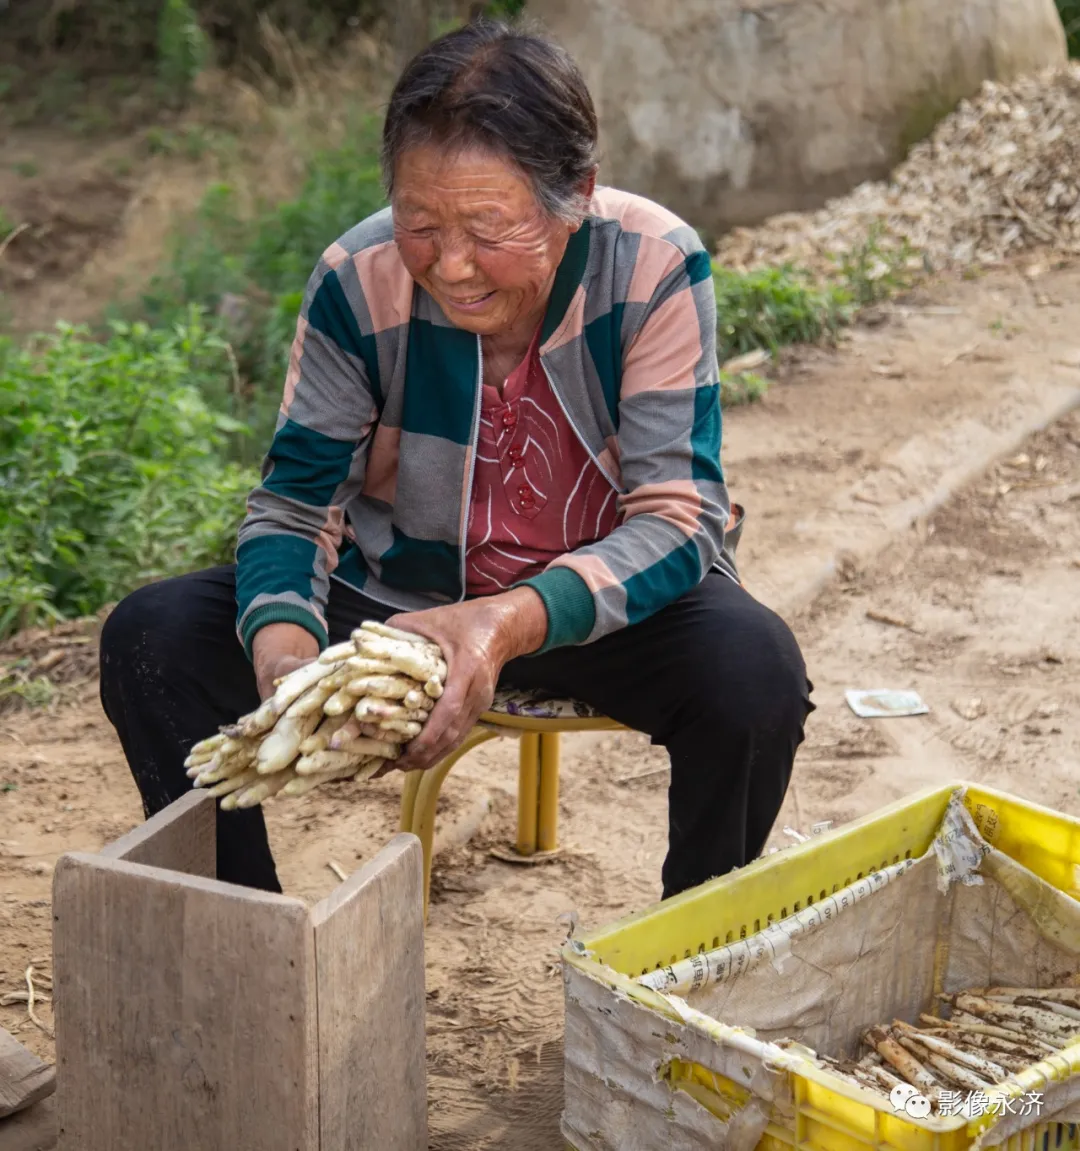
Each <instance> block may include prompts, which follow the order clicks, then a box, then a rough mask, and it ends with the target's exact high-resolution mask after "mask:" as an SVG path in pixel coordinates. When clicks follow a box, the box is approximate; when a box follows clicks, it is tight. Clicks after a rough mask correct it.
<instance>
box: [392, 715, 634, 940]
mask: <svg viewBox="0 0 1080 1151" xmlns="http://www.w3.org/2000/svg"><path fill="white" fill-rule="evenodd" d="M621 730H625V729H624V726H623V724H621V723H616V722H615V720H613V719H608V717H607V716H605V715H601V714H600V713H599V712H596V711H594V710H592V709H591V708H588V707H586V706H585V705H583V704H579V703H576V702H574V701H572V700H561V699H550V698H543V697H536V696H534V695H531V694H528V693H521V692H500V693H499V694H498V695H497V696H496V697H495V701H494V703H493V704H492V708H491V710H490V711H486V712H484V714H483V715H481V717H480V719H479V721H478V722H477V724H476V726H475V727H474V728H473V730H472V731H471V732H470V733H469V735H468V736H467V737H466V739H465V741H464V742H463V743H462V744H461V746H460V747H459V748H458V749H457V750H456V751H454V752H452V753H451V754H450V755H448V756H447V757H446V758H445V759H444V760H442V761H441V762H440V763H437V764H436V765H435V766H434V767H432V768H429V769H428V770H427V771H413V772H410V773H409V774H408V775H406V777H405V786H404V788H403V790H402V793H401V823H400V827H401V830H402V831H410V832H412V833H413V835H415V836H417V837H418V838H419V840H420V843H421V844H422V845H423V849H424V916H425V918H426V917H427V907H428V894H429V891H430V888H431V857H432V845H433V844H434V841H435V807H436V805H437V804H438V802H439V792H440V791H442V785H443V782H444V781H445V779H446V777H447V776H448V775H449V774H450V771H451V769H452V768H453V766H454V764H456V763H457V762H458V760H460V759H461V758H462V757H464V756H465V755H467V754H468V753H469V752H470V751H472V749H473V748H474V747H479V746H480V744H482V743H487V741H488V740H490V739H498V738H499V737H500V736H511V737H514V738H516V739H518V740H519V741H520V751H519V755H518V829H517V850H518V854H520V855H523V856H529V855H535V854H536V853H537V852H538V851H554V850H555V847H556V841H557V836H558V824H559V736H560V735H561V734H562V733H563V732H564V731H621Z"/></svg>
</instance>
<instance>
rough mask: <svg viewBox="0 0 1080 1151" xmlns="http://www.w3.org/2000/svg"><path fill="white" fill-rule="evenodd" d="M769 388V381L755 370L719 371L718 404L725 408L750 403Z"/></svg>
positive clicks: (758, 398)
mask: <svg viewBox="0 0 1080 1151" xmlns="http://www.w3.org/2000/svg"><path fill="white" fill-rule="evenodd" d="M768 390H769V381H768V380H767V379H765V377H764V376H759V375H758V374H757V373H756V372H739V373H731V372H721V373H720V404H721V406H722V407H725V408H734V407H738V406H739V405H741V404H752V403H755V402H756V401H758V400H760V399H761V397H762V396H763V395H764V394H765V393H766V392H767V391H768Z"/></svg>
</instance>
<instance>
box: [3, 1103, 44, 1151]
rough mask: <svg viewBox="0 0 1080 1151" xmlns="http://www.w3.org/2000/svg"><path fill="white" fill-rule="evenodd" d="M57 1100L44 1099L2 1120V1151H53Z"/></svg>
mask: <svg viewBox="0 0 1080 1151" xmlns="http://www.w3.org/2000/svg"><path fill="white" fill-rule="evenodd" d="M55 1147H56V1100H55V1099H43V1100H42V1101H41V1102H40V1103H35V1104H34V1106H33V1107H27V1109H26V1110H25V1111H20V1112H19V1113H18V1114H17V1115H12V1116H10V1118H8V1119H0V1151H53V1148H55Z"/></svg>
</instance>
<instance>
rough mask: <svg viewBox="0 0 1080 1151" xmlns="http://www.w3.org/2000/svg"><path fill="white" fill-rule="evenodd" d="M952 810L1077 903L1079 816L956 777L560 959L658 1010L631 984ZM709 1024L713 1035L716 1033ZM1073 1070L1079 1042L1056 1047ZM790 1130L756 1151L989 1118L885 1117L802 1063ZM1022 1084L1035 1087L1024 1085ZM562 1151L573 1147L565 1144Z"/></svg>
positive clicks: (860, 1145) (813, 893) (653, 910)
mask: <svg viewBox="0 0 1080 1151" xmlns="http://www.w3.org/2000/svg"><path fill="white" fill-rule="evenodd" d="M958 789H960V790H963V791H964V803H965V806H966V807H967V809H968V810H969V812H970V813H971V814H972V817H973V819H974V820H975V823H976V825H977V826H978V828H979V830H980V832H981V833H982V835H983V836H984V838H985V839H986V840H987V841H988V842H989V843H991V844H992V845H993V846H994V847H996V848H998V849H999V850H1000V851H1002V852H1004V853H1006V854H1008V855H1009V856H1011V857H1012V858H1013V859H1015V860H1017V861H1018V862H1019V863H1022V864H1023V865H1024V866H1025V867H1027V868H1028V869H1029V870H1031V871H1033V872H1035V873H1036V874H1037V875H1039V876H1040V877H1041V878H1042V879H1044V880H1046V881H1047V882H1048V883H1050V884H1051V885H1053V886H1054V887H1055V888H1057V889H1058V890H1059V891H1062V892H1064V893H1066V894H1067V895H1069V896H1071V897H1073V898H1078V899H1080V820H1076V819H1073V818H1071V817H1069V816H1065V815H1062V814H1060V813H1058V812H1054V811H1051V810H1049V809H1048V808H1044V807H1041V806H1039V805H1038V804H1033V803H1029V802H1027V801H1025V800H1021V799H1018V798H1016V797H1014V796H1010V795H1006V794H1004V793H1001V792H997V791H993V790H990V789H988V788H983V787H978V786H975V785H973V784H967V783H963V782H956V783H950V784H948V785H947V786H944V787H939V788H933V789H927V790H926V791H922V792H919V793H917V794H915V795H914V796H912V797H910V798H908V799H906V800H902V801H900V802H898V803H894V804H892V805H890V806H888V807H885V808H883V809H881V810H879V811H877V812H875V813H873V814H872V815H869V816H867V817H865V818H863V819H860V820H858V821H855V822H853V823H851V824H848V825H846V826H844V827H842V828H838V829H836V830H834V831H831V832H827V833H825V834H824V835H821V836H815V837H814V838H812V839H810V840H809V841H807V842H805V843H802V844H799V845H797V846H795V847H792V848H788V849H785V850H784V851H781V852H776V853H774V854H772V855H768V856H765V857H764V858H762V859H759V860H757V861H755V862H754V863H752V864H750V865H749V866H747V867H745V868H742V869H740V870H739V871H736V872H732V873H730V874H729V875H726V876H722V877H721V878H719V879H715V880H712V881H711V882H709V883H707V884H704V885H702V886H701V887H698V888H694V889H693V890H692V891H688V892H685V893H683V894H682V895H680V896H676V897H675V898H673V899H671V900H668V901H666V902H663V903H658V904H655V905H653V906H652V907H650V908H648V909H647V910H645V911H643V912H640V913H637V914H634V915H630V916H628V917H626V918H624V919H621V920H619V921H617V922H616V923H614V924H612V925H610V926H608V927H605V928H602V929H600V930H598V931H595V932H593V933H592V934H590V935H587V936H582V937H580V938H579V939H578V940H577V943H578V944H579V945H580V946H581V947H583V948H584V949H585V950H586V951H588V952H590V953H591V956H588V957H586V956H584V955H582V954H580V952H579V951H578V949H577V948H576V947H575V946H574V945H572V944H567V946H566V947H565V948H564V949H563V960H564V963H565V964H567V965H568V966H570V967H573V968H577V969H578V970H579V971H581V972H583V973H585V974H587V975H589V976H590V977H592V978H593V979H595V980H598V981H599V982H601V983H605V984H607V986H608V987H609V988H610V989H611V990H612V991H613V992H615V993H617V994H621V995H624V996H626V997H628V998H629V999H631V1000H633V1001H635V1002H636V1003H638V1004H640V1005H642V1006H645V1007H648V1008H651V1009H652V1010H654V1011H655V1010H659V1011H661V1012H664V1013H666V1012H667V1011H668V1008H667V1007H666V1006H665V1005H664V1004H663V1002H662V1000H660V999H659V998H658V997H657V996H655V995H654V994H653V993H652V992H651V991H650V990H649V989H648V988H645V987H643V986H642V985H641V984H639V983H635V982H634V979H635V978H636V977H638V976H640V975H643V974H645V973H647V972H649V971H652V970H655V969H657V968H659V967H663V966H666V965H668V964H671V963H675V962H676V961H677V960H679V959H684V958H689V957H690V956H692V955H695V954H698V953H700V952H703V951H707V950H710V949H714V948H717V947H719V946H721V945H722V944H724V943H731V942H733V941H735V940H737V939H744V938H746V937H747V936H749V935H752V934H754V933H755V932H757V931H760V930H762V929H763V928H765V927H766V926H768V924H770V923H772V922H774V921H776V920H779V919H783V918H785V917H786V916H788V915H789V914H793V913H795V912H797V911H800V910H802V909H803V908H805V907H807V906H809V905H810V904H812V903H815V902H817V901H818V900H820V899H824V898H825V897H826V896H827V895H830V894H832V893H834V892H836V891H838V890H840V888H842V887H847V886H849V885H850V884H852V883H853V882H855V881H856V880H857V879H861V878H863V877H864V876H866V875H869V874H870V873H872V872H874V871H878V870H880V869H882V868H884V867H886V866H888V865H889V864H892V863H896V862H899V861H900V860H901V859H907V858H918V857H919V856H921V855H923V854H924V853H925V852H926V851H927V850H928V849H929V847H930V844H931V842H932V841H933V838H934V835H935V833H936V832H937V830H938V827H939V825H940V823H941V820H942V818H943V816H944V814H945V810H946V807H947V806H948V803H949V799H950V797H951V796H952V795H953V794H954V793H955V792H956V791H957V790H958ZM727 1030H728V1029H727V1028H725V1027H724V1025H723V1024H722V1023H719V1022H718V1027H717V1031H718V1035H719V1034H720V1033H721V1032H724V1031H727ZM1063 1054H1065V1055H1066V1057H1067V1059H1068V1062H1069V1064H1070V1067H1071V1068H1072V1071H1073V1073H1077V1072H1080V1044H1076V1045H1074V1046H1073V1047H1071V1048H1069V1049H1067V1052H1065V1053H1063ZM669 1074H671V1075H673V1076H677V1077H678V1078H679V1080H680V1084H679V1085H680V1087H682V1088H683V1089H684V1090H688V1091H689V1092H690V1094H692V1095H693V1096H694V1097H695V1098H696V1099H697V1100H698V1102H700V1103H702V1104H703V1105H704V1106H705V1107H707V1108H709V1109H710V1110H712V1111H713V1113H714V1114H717V1115H720V1116H723V1115H725V1114H726V1113H730V1111H729V1108H730V1106H731V1105H732V1104H734V1105H735V1106H738V1103H739V1101H740V1100H739V1095H740V1092H741V1091H742V1089H741V1088H740V1087H739V1086H738V1085H737V1084H735V1083H734V1082H733V1081H729V1080H727V1079H724V1078H723V1077H722V1076H718V1075H715V1074H711V1073H710V1072H708V1071H707V1070H705V1069H703V1068H701V1067H695V1066H694V1065H687V1066H686V1067H685V1068H681V1069H680V1068H675V1069H674V1070H673V1071H670V1072H669ZM790 1076H791V1088H792V1094H793V1096H794V1101H795V1121H794V1127H793V1128H791V1127H787V1126H784V1125H782V1124H778V1123H771V1124H770V1125H769V1127H768V1129H767V1131H766V1133H765V1135H764V1137H763V1138H762V1139H761V1141H760V1142H759V1144H758V1151H790V1149H791V1148H793V1147H794V1148H798V1149H802V1148H808V1149H820V1151H864V1149H866V1148H882V1149H893V1148H895V1149H898V1151H961V1149H963V1148H967V1147H970V1146H971V1145H972V1143H973V1142H974V1141H975V1139H976V1138H977V1137H978V1135H979V1133H980V1131H983V1130H984V1129H985V1128H986V1127H987V1126H988V1125H989V1124H990V1123H992V1119H991V1118H990V1117H986V1116H984V1117H981V1118H975V1119H971V1120H967V1119H964V1118H963V1117H959V1116H958V1117H948V1118H928V1119H925V1120H916V1119H912V1118H909V1117H907V1116H905V1115H898V1114H896V1113H894V1112H893V1110H892V1109H891V1108H890V1106H889V1104H888V1102H887V1101H884V1100H883V1101H881V1102H880V1103H878V1104H870V1103H868V1102H867V1101H866V1096H865V1095H860V1094H859V1093H858V1092H857V1091H856V1090H854V1089H853V1088H851V1087H850V1086H849V1085H848V1084H847V1083H846V1082H845V1081H844V1080H841V1079H839V1078H838V1077H836V1076H833V1075H830V1074H829V1073H828V1072H825V1071H823V1070H821V1069H820V1068H818V1067H816V1066H815V1065H813V1064H811V1063H810V1062H809V1061H805V1062H804V1063H803V1064H802V1066H800V1067H799V1069H798V1070H797V1071H794V1072H791V1073H790ZM1032 1086H1034V1087H1037V1086H1038V1083H1037V1082H1036V1083H1033V1085H1032ZM1000 1146H1001V1147H1002V1148H1004V1149H1005V1151H1057V1149H1059V1148H1060V1149H1062V1151H1070V1149H1075V1148H1080V1128H1078V1126H1077V1125H1075V1124H1063V1123H1039V1124H1037V1125H1035V1126H1032V1127H1029V1128H1027V1129H1025V1130H1024V1131H1022V1132H1020V1133H1018V1134H1016V1135H1013V1136H1012V1137H1010V1138H1009V1139H1008V1140H1007V1141H1005V1142H1003V1143H1001V1144H1000ZM567 1147H568V1148H570V1151H577V1149H576V1148H573V1146H572V1145H571V1144H570V1143H567Z"/></svg>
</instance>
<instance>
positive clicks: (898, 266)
mask: <svg viewBox="0 0 1080 1151" xmlns="http://www.w3.org/2000/svg"><path fill="white" fill-rule="evenodd" d="M914 257H915V250H914V249H913V248H912V247H911V245H910V244H909V243H908V242H907V241H906V240H904V241H903V242H902V243H901V244H900V245H899V246H897V247H892V246H890V245H888V243H887V242H886V241H885V239H884V231H883V228H882V226H881V224H880V223H878V222H875V223H874V224H872V225H871V226H870V229H869V231H868V233H867V236H866V239H865V240H863V241H862V243H860V244H857V245H856V246H855V248H854V249H853V250H852V251H851V252H849V253H847V254H846V255H844V256H842V257H840V258H839V259H837V261H836V263H837V275H838V279H839V281H840V284H841V285H842V286H843V289H844V290H845V291H846V292H847V293H848V294H849V295H850V297H851V301H852V302H853V303H854V304H855V305H856V306H857V307H860V308H865V307H868V306H869V305H870V304H876V303H879V302H880V301H882V300H885V299H888V298H889V297H891V296H895V295H896V294H897V293H898V292H902V291H904V290H905V289H907V288H909V287H910V286H911V276H910V273H909V264H910V263H911V261H912V259H913V258H914Z"/></svg>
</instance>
